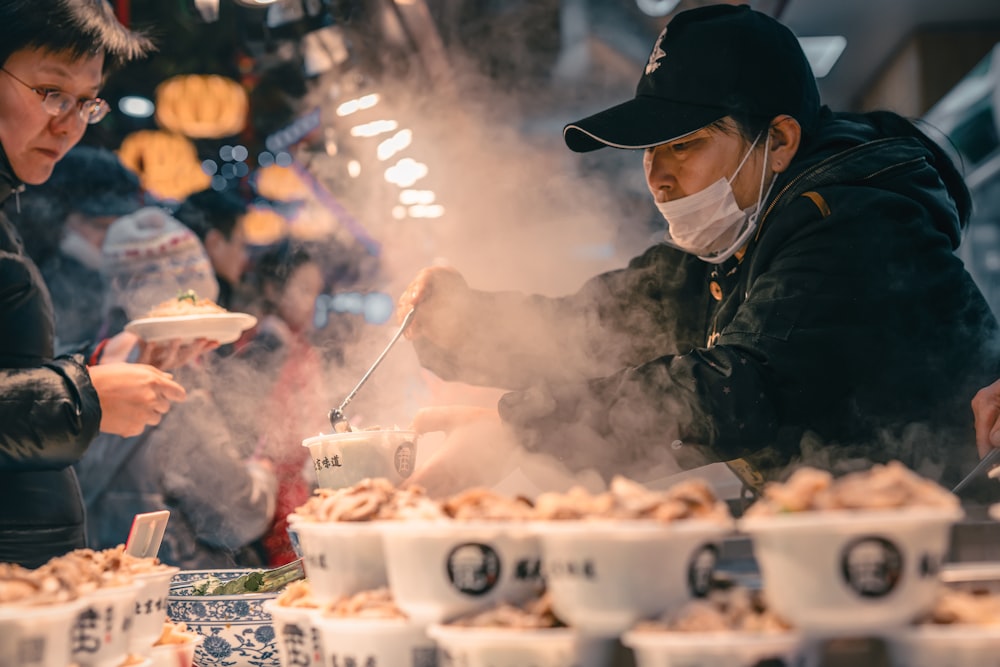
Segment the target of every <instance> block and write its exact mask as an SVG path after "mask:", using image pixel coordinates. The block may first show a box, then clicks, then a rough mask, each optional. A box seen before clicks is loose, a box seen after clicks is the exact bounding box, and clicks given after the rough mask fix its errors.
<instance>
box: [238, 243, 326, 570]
mask: <svg viewBox="0 0 1000 667" xmlns="http://www.w3.org/2000/svg"><path fill="white" fill-rule="evenodd" d="M251 274H252V276H253V282H254V284H255V286H256V290H257V298H258V299H259V304H258V307H259V311H260V321H259V323H258V325H257V327H256V329H255V330H253V331H252V332H251V334H252V335H251V336H249V337H247V338H246V340H245V341H244V342H243V343H242V344H241V345H240V346H238V348H237V350H236V353H235V354H234V355H233V356H232V357H230V358H229V359H227V360H226V361H227V366H228V367H227V368H224V369H222V370H220V377H223V378H227V379H226V380H225V386H240V387H244V388H245V387H250V388H252V394H251V393H248V392H246V390H243V391H241V392H240V393H239V394H237V393H236V392H232V393H230V394H229V396H228V397H227V398H228V399H229V403H228V404H227V405H226V406H224V408H223V410H224V412H226V413H227V415H229V423H231V424H234V427H233V428H234V429H239V428H240V423H242V424H243V426H244V428H245V426H246V425H252V427H253V431H252V432H247V431H242V434H241V436H240V437H241V439H242V440H243V441H244V442H245V443H246V444H251V443H252V444H253V445H254V446H255V453H256V455H257V456H259V457H261V458H264V459H266V460H268V461H270V462H271V463H272V465H273V466H274V470H275V474H276V475H277V478H278V498H277V510H276V512H275V518H274V523H273V524H272V525H271V527H270V529H269V530H268V532H267V534H266V535H265V536H264V538H263V540H262V541H261V547H262V550H263V552H264V553H265V554H266V558H267V563H268V565H269V566H270V567H276V566H279V565H283V564H285V563H288V562H290V561H292V560H295V558H297V555H296V554H295V551H294V549H293V547H292V543H291V540H290V539H289V536H288V532H287V527H288V523H287V521H286V516H287V515H288V514H289V513H290V512H292V511H293V510H294V509H295V508H297V507H298V506H299V505H301V504H302V503H304V502H305V501H306V500H308V499H309V496H310V495H311V493H312V489H313V487H314V486H315V484H316V476H315V473H314V472H313V470H312V460H311V458H310V456H309V452H308V450H306V449H305V448H304V447H302V440H303V439H305V438H306V437H309V436H310V435H314V434H316V433H320V432H322V431H323V430H324V429H328V428H329V426H330V424H329V421H327V412H328V411H329V409H330V398H329V392H328V388H327V386H326V383H325V382H324V381H323V378H324V374H325V371H324V368H325V363H324V360H323V357H322V355H321V353H320V351H319V350H317V349H316V347H315V346H314V345H313V342H312V335H313V333H314V326H313V318H314V314H315V312H316V299H317V298H318V297H319V295H320V294H322V292H323V286H324V281H323V273H322V271H321V269H320V266H319V264H318V263H317V261H316V259H315V258H314V257H313V256H312V254H310V252H309V250H308V249H307V248H305V247H304V246H301V245H298V244H296V243H294V242H289V241H285V242H282V243H280V244H278V245H276V246H274V247H272V248H269V249H268V250H266V251H265V252H264V253H263V254H261V255H260V257H258V259H257V261H256V263H255V264H254V266H253V269H252V271H251ZM234 399H235V401H234ZM250 415H253V417H252V418H249V416H250Z"/></svg>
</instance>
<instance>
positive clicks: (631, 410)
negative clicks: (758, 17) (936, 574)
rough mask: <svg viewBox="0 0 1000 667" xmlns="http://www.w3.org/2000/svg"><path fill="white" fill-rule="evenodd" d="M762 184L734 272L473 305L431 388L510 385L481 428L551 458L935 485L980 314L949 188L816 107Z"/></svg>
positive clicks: (908, 155)
mask: <svg viewBox="0 0 1000 667" xmlns="http://www.w3.org/2000/svg"><path fill="white" fill-rule="evenodd" d="M824 116H825V117H824V122H823V124H822V130H821V132H820V133H819V135H818V136H817V137H816V138H814V139H813V140H812V141H810V142H809V143H808V144H806V145H804V146H803V147H802V148H801V149H800V151H799V154H798V155H797V156H796V158H795V160H794V161H793V163H792V165H791V168H790V169H789V170H788V171H787V172H785V173H783V174H781V175H780V177H779V180H778V181H777V182H776V183H775V186H774V188H773V190H772V195H771V198H770V200H769V201H768V202H766V206H765V213H764V214H763V215H762V220H761V223H760V227H759V231H758V233H757V234H756V237H755V238H754V240H753V241H752V242H751V244H750V246H749V247H748V249H747V252H746V254H745V255H744V256H743V257H742V259H741V260H737V259H731V260H729V261H728V262H726V263H723V264H721V265H719V266H713V265H709V264H706V263H704V262H701V261H700V260H698V259H697V258H696V257H694V256H691V255H688V254H685V253H682V252H680V251H678V250H675V249H673V248H670V247H668V246H666V245H658V246H655V247H652V248H650V249H649V250H647V251H646V252H645V253H644V254H643V255H642V256H640V257H637V258H635V259H634V260H632V261H631V262H630V264H629V266H628V268H626V269H622V270H619V271H612V272H609V273H606V274H603V275H600V276H597V277H596V278H594V279H592V280H591V281H589V282H588V283H587V284H586V285H585V286H584V287H583V289H581V290H580V291H579V292H577V293H576V294H574V295H571V296H568V297H563V298H556V299H552V298H547V297H540V296H531V297H525V296H523V295H519V294H511V293H504V294H487V293H482V292H476V293H475V297H474V298H471V299H469V300H468V301H467V302H463V303H460V304H456V307H457V308H458V309H459V311H460V312H461V318H462V322H463V340H462V341H461V344H456V345H455V346H452V347H450V348H449V349H441V348H436V347H434V346H431V345H429V344H428V343H427V342H426V341H417V349H418V353H419V354H420V358H421V361H422V362H423V363H424V364H425V365H426V366H427V367H428V368H430V369H432V370H434V371H435V372H437V373H438V374H439V375H441V376H442V377H444V378H446V379H459V380H464V381H466V382H473V383H479V384H489V385H493V386H501V387H506V388H510V389H520V390H522V391H517V392H514V393H511V394H508V395H506V396H504V397H503V399H502V400H501V403H500V411H501V416H502V417H503V418H504V419H505V420H506V421H508V422H509V423H511V424H513V425H514V426H515V427H517V428H518V429H519V430H520V432H521V435H522V436H523V440H524V442H525V443H526V444H527V445H528V446H529V447H532V448H536V449H540V450H544V451H548V452H550V453H553V454H555V455H557V456H558V457H559V458H561V459H562V460H564V461H565V462H567V463H568V464H570V465H571V466H578V467H582V466H588V467H595V468H597V469H598V470H601V471H603V472H605V473H608V474H610V473H613V472H626V473H628V472H629V471H630V470H631V471H636V470H640V469H642V468H643V467H647V466H649V465H651V464H652V463H656V462H658V461H662V460H663V459H664V458H672V459H676V460H677V461H678V462H679V464H680V465H681V466H682V467H693V466H696V465H700V464H702V463H705V462H709V461H713V460H726V461H728V460H733V459H738V458H745V459H748V460H750V461H751V462H752V463H753V465H754V466H755V467H756V468H757V469H759V470H760V471H761V472H763V473H764V474H765V476H767V477H774V476H778V475H780V474H781V472H782V471H783V469H784V468H785V467H786V466H787V465H789V464H791V463H796V462H807V463H810V464H814V465H820V466H823V467H828V468H833V469H837V468H838V466H840V465H841V464H844V465H850V464H852V463H857V462H861V463H863V464H867V463H869V462H871V461H882V460H888V459H892V458H898V459H901V460H903V461H904V462H905V463H907V464H909V465H911V466H913V467H915V468H917V469H919V470H920V471H921V472H923V473H924V474H926V475H928V476H931V477H935V478H938V479H941V480H942V481H945V482H946V483H947V482H950V481H952V480H954V479H955V478H956V477H958V476H959V475H960V474H961V472H962V471H964V470H966V469H968V468H969V467H970V466H971V465H972V464H973V463H974V460H975V441H974V437H973V418H972V411H971V408H970V400H971V398H972V396H973V395H974V393H975V391H976V389H978V388H979V387H980V386H983V385H984V384H987V383H988V382H991V381H992V380H994V379H996V378H994V377H992V373H993V369H994V368H995V367H996V365H995V364H996V361H995V360H996V346H995V343H996V334H997V323H996V320H995V319H994V317H993V314H992V313H991V312H990V310H989V307H988V306H987V304H986V302H985V300H984V299H983V297H982V296H981V294H980V292H979V290H978V288H977V287H976V286H975V284H974V283H973V281H972V279H971V277H970V276H969V274H968V273H967V272H966V271H965V269H964V267H963V266H962V263H961V261H960V260H959V259H958V258H957V257H956V256H955V254H954V250H955V249H956V248H957V247H958V245H959V242H960V240H961V235H962V228H963V227H964V224H965V222H966V221H967V219H968V214H969V207H970V204H969V195H968V191H967V190H966V188H965V186H964V184H963V183H962V180H961V177H960V176H959V174H958V173H957V171H956V170H955V169H954V167H953V165H952V164H951V163H950V162H949V161H947V158H945V157H944V155H943V154H942V153H941V152H940V150H939V149H938V148H937V147H936V146H935V145H934V144H933V143H932V142H930V140H928V139H926V138H925V137H923V135H921V134H920V133H918V132H916V130H915V129H914V128H913V126H912V125H911V124H910V123H908V122H907V121H905V120H903V119H901V118H899V117H898V116H895V115H893V114H887V113H878V114H868V115H864V116H860V115H846V114H831V113H830V112H829V111H826V110H824Z"/></svg>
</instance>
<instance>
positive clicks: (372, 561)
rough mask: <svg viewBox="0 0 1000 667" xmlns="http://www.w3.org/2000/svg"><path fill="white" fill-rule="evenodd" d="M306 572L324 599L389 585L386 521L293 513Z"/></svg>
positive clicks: (320, 596) (292, 517)
mask: <svg viewBox="0 0 1000 667" xmlns="http://www.w3.org/2000/svg"><path fill="white" fill-rule="evenodd" d="M289 522H290V526H291V529H292V530H294V531H295V533H296V535H297V536H298V541H299V547H300V548H301V549H302V556H303V560H304V562H305V568H306V575H307V576H308V577H309V583H310V585H311V587H312V592H313V595H314V596H316V599H317V600H318V601H320V602H333V601H335V600H337V599H339V598H341V597H343V596H346V595H354V594H355V593H360V592H361V591H366V590H371V589H374V588H381V587H383V586H385V585H386V581H387V580H386V574H385V557H384V556H383V551H382V535H381V524H384V523H387V522H385V521H326V522H316V521H302V520H297V519H295V518H294V515H290V518H289Z"/></svg>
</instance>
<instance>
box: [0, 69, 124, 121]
mask: <svg viewBox="0 0 1000 667" xmlns="http://www.w3.org/2000/svg"><path fill="white" fill-rule="evenodd" d="M0 70H3V71H4V72H7V75H8V76H10V78H12V79H14V81H17V82H18V83H19V84H21V85H22V86H24V87H25V88H27V89H28V90H30V91H31V92H33V93H35V94H36V95H38V96H39V97H41V98H42V108H43V109H45V111H46V113H48V114H49V115H51V116H61V115H63V114H64V113H66V112H67V111H69V110H70V109H72V108H73V107H78V113H79V114H80V120H82V121H83V122H84V123H87V124H88V125H93V124H94V123H99V122H100V121H101V119H102V118H104V117H105V116H107V115H108V112H109V111H111V107H110V106H109V105H108V103H107V102H105V101H104V100H102V99H101V98H99V97H95V98H93V99H90V100H78V99H76V98H74V97H73V96H72V95H70V94H69V93H65V92H63V91H61V90H56V89H51V88H50V89H42V88H35V87H34V86H32V85H29V84H27V83H25V82H24V81H22V80H21V79H19V78H17V77H16V76H14V75H13V74H11V73H10V72H9V71H7V70H6V69H5V68H3V67H0Z"/></svg>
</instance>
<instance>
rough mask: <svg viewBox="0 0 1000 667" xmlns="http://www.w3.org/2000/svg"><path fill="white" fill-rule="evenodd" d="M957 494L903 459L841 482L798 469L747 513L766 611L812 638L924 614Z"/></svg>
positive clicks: (956, 515) (744, 526)
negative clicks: (791, 622) (912, 468)
mask: <svg viewBox="0 0 1000 667" xmlns="http://www.w3.org/2000/svg"><path fill="white" fill-rule="evenodd" d="M961 517H962V509H961V506H960V504H959V501H958V498H956V497H955V496H954V495H953V494H951V493H949V492H948V491H947V490H945V489H943V488H941V487H940V486H938V485H937V484H935V483H934V482H931V481H929V480H926V479H924V478H922V477H920V476H919V475H917V474H915V473H913V472H912V471H910V470H908V469H907V468H905V467H904V466H903V465H902V464H899V463H890V464H886V465H875V466H873V467H872V468H871V469H870V470H867V471H863V472H855V473H850V474H848V475H845V476H843V477H840V478H836V479H835V478H833V476H831V475H830V474H829V473H826V472H824V471H819V470H816V469H812V468H803V469H800V470H798V471H796V472H795V473H793V475H792V476H791V477H790V478H789V479H788V481H787V482H785V483H784V484H770V485H768V486H767V487H766V488H765V490H764V495H763V497H762V498H761V499H760V500H759V501H758V502H757V503H755V504H754V505H753V506H751V507H750V509H749V510H748V511H747V512H746V514H745V516H744V518H743V519H741V521H740V523H739V526H740V529H741V530H743V531H745V532H747V533H748V534H750V536H751V538H752V540H753V548H754V554H755V556H756V559H757V562H758V565H759V566H760V570H761V575H762V578H763V588H764V592H765V594H766V596H767V598H768V600H769V602H770V604H771V606H772V608H773V609H774V610H775V612H777V613H778V614H780V615H781V616H783V617H785V618H792V619H795V623H796V626H797V627H799V628H800V629H802V630H808V631H810V632H811V633H814V634H839V633H848V634H851V633H857V632H864V633H871V632H878V631H880V630H884V629H891V628H897V627H900V626H903V625H906V624H908V623H910V622H911V621H913V620H914V619H916V618H919V617H920V616H922V615H923V614H925V613H926V612H928V611H929V610H930V609H931V607H932V606H933V604H934V600H935V598H936V596H937V593H938V591H939V589H940V580H939V577H938V573H939V570H940V567H941V564H942V562H943V561H944V559H945V556H946V554H947V549H948V545H949V538H950V529H951V524H953V523H954V522H955V521H957V520H958V519H960V518H961Z"/></svg>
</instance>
